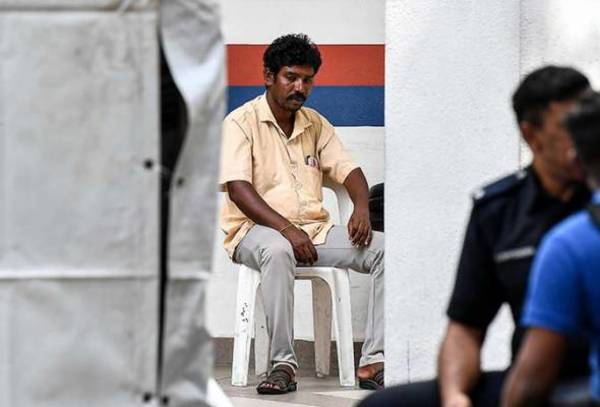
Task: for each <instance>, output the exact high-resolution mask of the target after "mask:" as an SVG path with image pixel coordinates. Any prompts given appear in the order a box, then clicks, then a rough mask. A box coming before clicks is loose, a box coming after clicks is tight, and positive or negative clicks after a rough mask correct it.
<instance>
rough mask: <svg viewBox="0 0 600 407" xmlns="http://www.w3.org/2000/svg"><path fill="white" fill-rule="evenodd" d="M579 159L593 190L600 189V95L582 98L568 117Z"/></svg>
mask: <svg viewBox="0 0 600 407" xmlns="http://www.w3.org/2000/svg"><path fill="white" fill-rule="evenodd" d="M565 122H566V125H567V129H568V130H569V133H571V138H572V139H573V143H574V144H575V150H576V152H577V157H578V158H579V161H580V162H581V164H582V166H583V169H584V171H585V173H586V178H587V180H588V183H589V184H590V186H591V187H592V188H593V189H599V188H600V93H597V92H590V93H588V94H585V95H584V96H582V97H581V98H580V99H579V100H578V101H577V103H576V104H575V106H574V107H573V109H572V110H571V111H570V112H569V114H568V115H567V117H566V121H565Z"/></svg>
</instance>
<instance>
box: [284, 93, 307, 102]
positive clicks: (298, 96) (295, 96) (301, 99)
mask: <svg viewBox="0 0 600 407" xmlns="http://www.w3.org/2000/svg"><path fill="white" fill-rule="evenodd" d="M292 99H295V100H297V101H299V102H304V101H306V96H304V95H303V94H302V93H294V94H293V95H291V96H288V100H292Z"/></svg>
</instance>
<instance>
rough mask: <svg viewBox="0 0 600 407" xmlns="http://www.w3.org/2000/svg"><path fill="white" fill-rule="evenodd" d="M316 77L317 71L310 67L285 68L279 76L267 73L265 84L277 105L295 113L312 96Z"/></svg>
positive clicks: (294, 66)
mask: <svg viewBox="0 0 600 407" xmlns="http://www.w3.org/2000/svg"><path fill="white" fill-rule="evenodd" d="M314 76H315V70H314V69H313V68H312V67H311V66H309V65H292V66H284V67H282V68H281V69H280V70H279V72H277V74H273V73H272V72H269V71H267V72H265V84H266V85H267V91H268V92H269V93H270V94H271V97H272V98H273V100H274V101H275V103H277V105H278V106H279V107H281V108H282V109H284V110H287V111H289V112H292V113H293V112H295V111H297V110H298V109H300V108H301V107H302V105H303V104H304V102H305V101H306V98H308V95H310V92H311V90H312V86H313V78H314Z"/></svg>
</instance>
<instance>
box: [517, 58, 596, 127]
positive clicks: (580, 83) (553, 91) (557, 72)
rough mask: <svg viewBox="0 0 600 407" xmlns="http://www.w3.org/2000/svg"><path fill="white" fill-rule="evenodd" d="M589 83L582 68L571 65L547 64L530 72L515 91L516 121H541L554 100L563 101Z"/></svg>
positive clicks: (583, 89)
mask: <svg viewBox="0 0 600 407" xmlns="http://www.w3.org/2000/svg"><path fill="white" fill-rule="evenodd" d="M589 87H590V82H589V81H588V79H587V78H586V77H585V75H583V74H582V73H581V72H579V71H577V70H576V69H574V68H571V67H568V66H554V65H548V66H544V67H542V68H539V69H536V70H535V71H533V72H531V73H529V74H528V75H527V76H526V77H525V79H523V81H522V82H521V84H520V85H519V87H518V88H517V90H516V91H515V93H514V95H513V99H512V102H513V109H514V111H515V114H516V116H517V122H518V123H521V122H529V123H531V124H533V125H534V126H540V125H541V124H542V123H541V122H542V120H541V114H542V111H543V110H545V109H546V108H547V107H548V106H549V105H550V103H551V102H562V101H565V100H568V99H573V98H576V97H577V96H579V95H580V94H581V93H582V92H583V91H585V90H587V89H588V88H589Z"/></svg>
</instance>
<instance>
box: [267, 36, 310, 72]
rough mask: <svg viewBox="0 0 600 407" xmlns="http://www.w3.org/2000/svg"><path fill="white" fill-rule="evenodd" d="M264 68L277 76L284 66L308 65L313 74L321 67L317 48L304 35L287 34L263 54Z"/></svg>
mask: <svg viewBox="0 0 600 407" xmlns="http://www.w3.org/2000/svg"><path fill="white" fill-rule="evenodd" d="M263 64H264V68H265V69H266V70H267V71H269V72H272V73H273V74H275V75H277V73H278V72H279V70H280V69H281V68H282V67H284V66H292V65H309V66H311V67H312V68H313V69H314V70H315V74H316V73H317V72H318V71H319V67H320V66H321V53H320V52H319V48H318V47H317V46H316V45H315V43H313V42H312V41H311V39H310V38H309V37H308V35H306V34H287V35H284V36H282V37H279V38H277V39H276V40H275V41H273V42H272V43H271V45H269V46H268V47H267V49H266V50H265V53H264V54H263Z"/></svg>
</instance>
